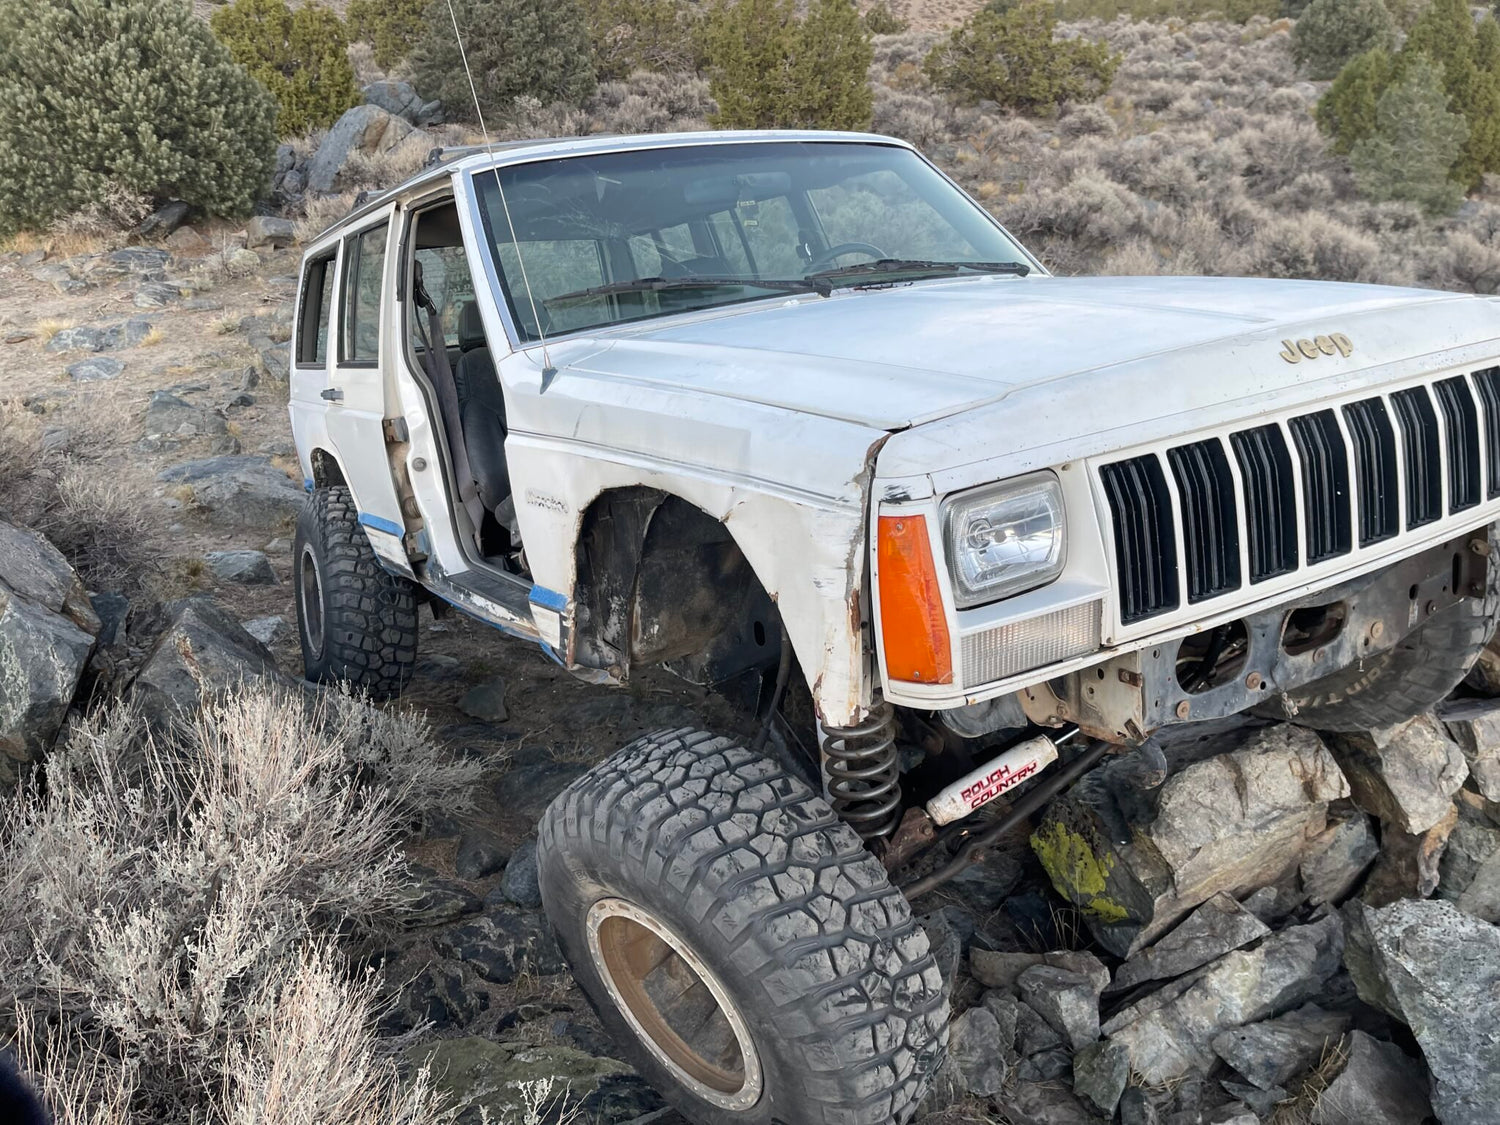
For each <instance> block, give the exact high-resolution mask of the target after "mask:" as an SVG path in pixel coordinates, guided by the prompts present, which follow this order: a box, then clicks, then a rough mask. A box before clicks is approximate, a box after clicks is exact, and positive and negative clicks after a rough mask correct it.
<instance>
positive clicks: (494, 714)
mask: <svg viewBox="0 0 1500 1125" xmlns="http://www.w3.org/2000/svg"><path fill="white" fill-rule="evenodd" d="M458 709H459V710H460V711H462V712H463V713H464V714H465V715H470V716H472V717H473V718H476V719H483V720H484V721H485V722H489V723H503V722H505V720H506V719H507V718H509V716H510V713H509V712H508V711H506V709H505V681H504V680H502V679H501V678H500V677H498V676H496V677H495V678H494V679H493V680H490V681H489V682H487V683H483V684H480V685H479V686H478V687H473V688H470V689H469V690H468V691H466V692H465V693H464V696H463V698H462V699H460V700H459V701H458Z"/></svg>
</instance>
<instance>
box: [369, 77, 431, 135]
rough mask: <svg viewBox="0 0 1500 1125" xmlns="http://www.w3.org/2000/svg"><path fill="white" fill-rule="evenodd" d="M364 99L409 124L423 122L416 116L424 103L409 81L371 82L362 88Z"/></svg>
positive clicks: (418, 115) (419, 113)
mask: <svg viewBox="0 0 1500 1125" xmlns="http://www.w3.org/2000/svg"><path fill="white" fill-rule="evenodd" d="M364 95H365V101H367V102H369V103H370V104H371V105H378V106H379V107H380V108H381V109H383V110H385V111H386V112H387V113H390V114H394V115H395V116H396V117H400V118H402V119H403V120H405V121H406V122H407V123H408V124H410V125H421V124H425V122H422V121H419V120H418V118H419V117H420V116H421V113H422V106H423V105H424V104H425V103H424V102H423V101H422V97H421V95H420V94H418V93H417V92H416V91H415V90H413V89H412V87H411V83H409V82H397V81H389V80H388V81H385V82H371V83H370V84H369V85H368V86H366V87H365V89H364Z"/></svg>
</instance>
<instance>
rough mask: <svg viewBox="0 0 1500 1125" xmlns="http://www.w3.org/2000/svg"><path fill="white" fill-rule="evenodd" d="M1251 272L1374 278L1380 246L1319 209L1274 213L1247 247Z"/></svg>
mask: <svg viewBox="0 0 1500 1125" xmlns="http://www.w3.org/2000/svg"><path fill="white" fill-rule="evenodd" d="M1249 252H1250V259H1249V262H1248V268H1249V272H1251V273H1254V274H1256V275H1258V276H1262V277H1289V278H1303V277H1306V278H1317V279H1322V280H1327V281H1372V280H1374V277H1375V271H1376V269H1377V264H1378V260H1379V256H1380V246H1379V244H1378V243H1377V242H1376V241H1375V240H1374V239H1373V238H1370V237H1369V236H1368V235H1364V234H1361V233H1360V232H1358V231H1355V230H1351V229H1350V228H1349V227H1346V226H1344V225H1343V224H1342V223H1339V222H1336V221H1334V220H1333V219H1331V218H1329V217H1328V216H1327V215H1323V214H1320V213H1317V212H1314V213H1313V214H1309V215H1297V216H1293V217H1276V218H1273V219H1272V220H1271V221H1269V222H1267V223H1265V224H1264V225H1262V226H1261V228H1260V230H1259V231H1257V232H1256V235H1255V238H1254V239H1253V241H1252V243H1251V245H1250V251H1249Z"/></svg>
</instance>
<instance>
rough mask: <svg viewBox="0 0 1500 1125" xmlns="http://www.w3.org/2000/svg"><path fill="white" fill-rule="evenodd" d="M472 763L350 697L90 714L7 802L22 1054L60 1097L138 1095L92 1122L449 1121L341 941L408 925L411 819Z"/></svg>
mask: <svg viewBox="0 0 1500 1125" xmlns="http://www.w3.org/2000/svg"><path fill="white" fill-rule="evenodd" d="M477 776H478V767H477V766H475V765H473V764H471V763H466V762H452V761H450V760H448V759H447V758H446V756H445V755H442V754H441V753H439V752H438V751H436V750H435V749H434V748H433V746H432V744H431V742H430V741H429V740H428V738H427V731H426V728H425V726H424V725H423V724H422V723H421V722H420V721H419V720H417V719H415V718H413V717H411V716H406V715H401V714H386V713H382V712H376V711H374V710H372V709H371V708H369V707H368V706H366V705H365V704H364V703H362V702H361V701H359V700H357V699H354V698H351V697H348V696H342V695H331V696H326V697H323V698H322V699H321V700H319V701H318V702H316V703H309V702H308V701H307V700H305V699H303V698H302V697H301V696H300V695H297V694H283V693H281V692H279V691H274V690H271V689H268V688H265V687H259V686H252V687H246V688H245V689H244V690H243V691H241V692H240V693H238V694H237V695H235V696H233V697H232V698H229V699H226V700H223V701H220V702H216V703H211V704H209V705H208V706H207V707H205V709H204V710H203V712H202V713H201V715H200V716H198V718H197V719H196V720H194V721H193V722H192V723H190V724H188V725H187V726H186V727H184V728H183V729H182V730H180V731H179V732H177V733H176V734H174V735H173V736H172V738H171V739H170V740H167V741H163V740H161V739H159V738H153V737H151V736H150V735H149V734H148V733H147V731H146V730H145V727H144V725H143V723H142V722H141V720H140V719H139V718H138V717H137V716H136V715H135V714H134V713H132V712H131V711H130V710H128V709H124V708H120V707H116V708H114V709H111V710H106V711H102V712H98V713H95V714H94V715H92V716H90V717H88V718H87V719H84V720H82V721H80V722H78V723H77V724H76V725H75V726H74V728H73V729H72V731H71V733H70V736H69V738H68V739H67V742H66V744H65V746H64V747H63V748H62V749H61V750H59V751H58V752H57V753H55V754H54V756H53V758H52V760H51V761H50V763H49V767H48V772H47V785H46V789H45V791H39V790H23V791H22V792H21V794H20V795H19V796H18V798H17V799H16V800H15V801H13V802H12V803H11V804H10V805H9V807H8V808H6V809H5V810H4V812H3V815H0V982H3V989H4V992H3V997H4V999H3V1001H0V1019H8V1018H14V1019H15V1020H16V1021H17V1023H18V1025H20V1026H22V1027H23V1032H22V1036H21V1043H20V1045H21V1047H22V1049H23V1050H22V1053H23V1055H24V1056H25V1057H26V1059H27V1070H28V1071H29V1072H30V1073H31V1075H32V1076H33V1078H34V1079H35V1080H36V1081H37V1082H38V1084H39V1085H40V1087H41V1089H42V1090H43V1092H44V1094H45V1095H46V1096H47V1097H48V1099H49V1100H50V1101H51V1102H52V1103H53V1105H54V1106H61V1105H64V1104H69V1105H72V1104H75V1103H76V1104H78V1105H87V1104H90V1103H92V1102H94V1101H96V1100H97V1101H99V1103H100V1104H101V1105H111V1106H113V1105H118V1104H121V1103H122V1102H128V1105H129V1110H130V1114H131V1117H130V1118H127V1117H124V1116H120V1115H118V1114H116V1115H113V1116H106V1115H103V1114H102V1111H101V1114H100V1115H98V1116H77V1115H75V1116H74V1117H73V1118H71V1120H76V1121H79V1122H85V1121H86V1122H89V1123H90V1125H93V1123H94V1122H98V1123H99V1125H114V1122H116V1121H120V1122H122V1123H123V1121H125V1120H128V1119H134V1120H178V1121H189V1120H197V1121H205V1122H207V1121H216V1122H224V1123H226V1125H249V1123H251V1122H268V1121H277V1122H283V1121H287V1122H293V1123H294V1125H300V1123H304V1122H305V1123H306V1125H313V1122H317V1123H319V1125H323V1123H334V1125H356V1123H361V1122H378V1123H389V1125H405V1123H408V1122H410V1123H412V1125H416V1123H417V1122H420V1121H429V1120H436V1119H439V1118H438V1113H439V1107H438V1106H437V1105H436V1102H435V1099H434V1098H433V1096H432V1093H431V1089H430V1086H428V1085H426V1083H425V1079H419V1080H418V1081H417V1082H416V1083H415V1084H414V1085H412V1086H409V1087H399V1086H398V1085H397V1084H396V1082H395V1079H394V1075H393V1073H392V1072H391V1071H390V1070H389V1069H388V1067H387V1065H386V1064H385V1063H384V1062H381V1061H380V1054H379V1052H378V1051H377V1050H376V1044H375V1041H374V1039H373V1035H372V1033H371V1031H370V1027H371V1025H372V1022H373V1017H374V1015H375V1013H376V1010H377V1007H378V1005H377V1002H376V991H377V986H378V982H376V981H373V980H370V979H368V978H366V979H362V980H351V979H350V977H349V974H348V972H347V970H346V968H345V967H344V965H343V963H342V960H341V957H340V955H339V954H338V953H337V951H336V950H335V949H334V947H333V946H332V945H331V944H330V942H331V941H332V940H333V935H338V936H339V938H340V939H342V938H346V937H357V936H358V935H360V934H362V933H368V932H370V931H371V930H373V929H377V928H379V927H380V926H382V925H383V924H385V923H387V922H389V921H392V920H394V919H395V917H396V916H397V915H398V913H399V911H400V909H401V903H402V901H403V895H402V891H403V888H404V886H405V882H406V876H405V867H404V863H403V861H402V859H401V857H400V854H399V852H398V850H397V845H398V841H399V839H400V838H401V836H402V834H403V832H404V831H405V829H406V827H407V826H408V825H409V824H410V823H412V822H413V821H414V820H415V819H416V818H417V817H419V816H420V815H421V814H422V813H423V812H425V811H427V810H429V809H431V808H434V807H436V806H437V805H438V804H441V805H443V806H444V807H452V804H453V801H454V800H455V799H457V800H458V801H459V803H460V805H462V803H463V796H464V794H465V793H466V791H467V789H468V787H469V786H470V785H472V783H473V781H474V780H475V779H476V778H477ZM122 1090H123V1091H125V1092H124V1093H123V1094H122ZM80 1091H86V1092H88V1094H89V1096H88V1097H85V1098H83V1099H79V1098H78V1097H77V1095H78V1094H79V1092H80ZM299 1107H300V1108H299Z"/></svg>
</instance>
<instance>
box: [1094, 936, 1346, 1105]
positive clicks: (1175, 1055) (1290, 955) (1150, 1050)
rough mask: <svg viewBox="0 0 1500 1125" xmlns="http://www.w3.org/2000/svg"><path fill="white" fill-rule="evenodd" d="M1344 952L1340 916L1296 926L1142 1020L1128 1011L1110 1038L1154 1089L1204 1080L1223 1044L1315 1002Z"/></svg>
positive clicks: (1206, 974) (1213, 971)
mask: <svg viewBox="0 0 1500 1125" xmlns="http://www.w3.org/2000/svg"><path fill="white" fill-rule="evenodd" d="M1342 952H1343V927H1342V926H1341V925H1340V923H1339V919H1338V916H1337V915H1334V914H1329V915H1326V916H1324V917H1323V918H1321V919H1319V920H1318V921H1316V922H1312V923H1309V924H1307V925H1304V926H1292V927H1290V928H1288V929H1286V930H1283V931H1281V932H1280V933H1277V934H1272V935H1271V936H1270V937H1268V938H1266V939H1265V941H1263V942H1262V943H1261V944H1260V945H1259V946H1258V947H1257V948H1255V949H1253V950H1243V949H1237V950H1235V951H1234V952H1232V953H1226V954H1225V955H1224V956H1223V957H1221V958H1220V959H1219V960H1218V961H1215V962H1214V963H1213V964H1212V965H1209V966H1208V967H1207V968H1206V969H1204V970H1203V971H1202V972H1201V973H1200V974H1199V975H1198V976H1197V977H1195V978H1193V979H1192V980H1191V981H1190V982H1189V983H1187V984H1186V986H1185V987H1183V988H1182V989H1181V990H1180V991H1179V990H1177V989H1171V991H1170V992H1169V995H1170V996H1171V999H1169V1000H1167V1001H1166V1002H1165V1003H1162V1004H1161V1005H1160V1006H1158V1007H1151V1008H1149V1010H1147V1009H1146V1007H1141V1008H1140V1009H1139V1014H1138V1015H1136V1014H1135V1012H1134V1011H1133V1010H1132V1009H1127V1010H1126V1012H1122V1013H1120V1014H1119V1015H1117V1016H1115V1017H1114V1018H1113V1019H1111V1020H1110V1021H1109V1023H1108V1024H1106V1025H1105V1028H1104V1031H1105V1033H1106V1034H1108V1035H1109V1037H1110V1038H1111V1039H1112V1040H1114V1041H1116V1042H1118V1043H1122V1044H1123V1045H1124V1046H1125V1047H1126V1048H1127V1049H1128V1050H1129V1051H1130V1063H1131V1067H1132V1068H1133V1069H1134V1070H1135V1072H1136V1073H1137V1074H1139V1075H1140V1076H1141V1079H1142V1080H1143V1081H1144V1082H1145V1083H1146V1084H1147V1085H1154V1084H1157V1083H1161V1082H1170V1081H1172V1080H1174V1079H1177V1078H1181V1077H1183V1076H1185V1075H1188V1074H1192V1073H1198V1074H1204V1073H1206V1072H1207V1071H1208V1070H1209V1069H1210V1068H1211V1067H1212V1066H1213V1064H1214V1062H1215V1061H1216V1056H1215V1054H1214V1051H1213V1049H1212V1043H1213V1041H1214V1039H1215V1038H1216V1037H1218V1036H1219V1035H1220V1034H1222V1033H1223V1032H1225V1031H1227V1030H1229V1029H1231V1028H1235V1027H1242V1026H1243V1025H1245V1024H1248V1023H1254V1022H1256V1021H1257V1020H1262V1019H1265V1018H1266V1017H1267V1016H1273V1015H1276V1014H1278V1013H1280V1012H1284V1011H1286V1010H1287V1009H1288V1008H1290V1007H1292V1006H1293V1005H1296V1004H1300V1003H1302V1002H1303V1001H1306V1000H1309V999H1312V998H1313V997H1314V996H1316V995H1317V994H1318V992H1319V991H1320V990H1321V989H1322V987H1323V983H1324V982H1325V981H1327V980H1328V978H1329V977H1331V976H1332V975H1333V974H1334V972H1335V971H1336V970H1337V969H1338V965H1339V957H1340V955H1341V954H1342ZM1170 988H1171V986H1169V989H1170Z"/></svg>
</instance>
